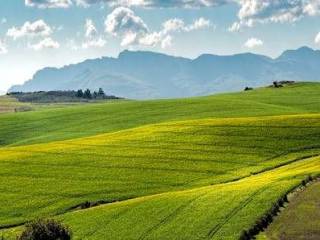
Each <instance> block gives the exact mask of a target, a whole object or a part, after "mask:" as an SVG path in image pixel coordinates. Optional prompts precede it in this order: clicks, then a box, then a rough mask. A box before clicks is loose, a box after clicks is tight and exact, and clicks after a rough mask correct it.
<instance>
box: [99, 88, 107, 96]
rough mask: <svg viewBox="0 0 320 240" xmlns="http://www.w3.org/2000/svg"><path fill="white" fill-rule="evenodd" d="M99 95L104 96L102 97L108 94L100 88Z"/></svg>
mask: <svg viewBox="0 0 320 240" xmlns="http://www.w3.org/2000/svg"><path fill="white" fill-rule="evenodd" d="M98 95H99V97H102V98H104V97H105V96H106V94H105V93H104V91H103V89H102V88H99V91H98Z"/></svg>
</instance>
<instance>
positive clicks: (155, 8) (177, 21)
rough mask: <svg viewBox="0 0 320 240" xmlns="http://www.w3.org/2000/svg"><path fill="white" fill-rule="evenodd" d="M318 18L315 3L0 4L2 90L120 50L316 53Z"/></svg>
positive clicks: (131, 0)
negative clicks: (39, 72) (38, 72)
mask: <svg viewBox="0 0 320 240" xmlns="http://www.w3.org/2000/svg"><path fill="white" fill-rule="evenodd" d="M319 15H320V0H272V1H270V0H162V1H161V0H1V2H0V90H6V89H7V88H9V87H10V86H11V85H12V84H19V83H22V82H24V81H25V80H28V79H29V78H31V77H32V75H33V74H34V73H35V72H36V70H38V69H40V68H43V67H46V66H57V67H60V66H63V65H66V64H70V63H76V62H80V61H83V60H85V59H87V58H97V57H101V56H114V57H115V56H117V55H118V54H119V52H121V51H123V50H124V49H131V50H151V51H156V52H163V53H167V54H172V55H177V56H184V57H190V58H194V57H196V56H198V55H200V54H203V53H212V54H223V55H229V54H236V53H241V52H254V53H258V54H265V55H268V56H272V57H276V56H277V55H279V54H281V52H282V51H284V50H286V49H295V48H298V47H301V46H304V45H306V46H310V47H312V48H314V49H317V48H319V47H320V35H319V37H317V35H318V33H319V32H320V16H319ZM232 26H233V27H232Z"/></svg>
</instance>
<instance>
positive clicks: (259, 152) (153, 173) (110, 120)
mask: <svg viewBox="0 0 320 240" xmlns="http://www.w3.org/2000/svg"><path fill="white" fill-rule="evenodd" d="M319 103H320V84H315V83H305V84H294V85H290V86H285V87H284V88H281V89H275V88H261V89H257V90H254V91H249V92H242V93H232V94H222V95H216V96H209V97H202V98H191V99H177V100H158V101H124V102H114V103H101V104H94V105H84V106H74V107H66V108H61V109H49V110H38V111H34V112H28V113H17V114H5V115H2V116H0V134H1V135H0V136H1V145H2V147H0V183H1V184H0V191H1V193H2V194H1V198H0V228H2V229H3V230H2V233H3V234H4V235H5V236H6V237H13V238H14V235H15V232H16V231H17V232H19V231H20V230H21V228H20V227H18V228H10V226H14V225H19V224H23V223H25V222H26V221H29V220H32V219H34V218H37V217H49V216H51V217H54V216H56V217H57V218H59V219H62V220H63V221H64V222H65V223H67V224H69V225H70V226H71V228H72V229H73V231H74V237H75V239H237V238H239V236H240V233H241V231H242V230H243V229H247V228H249V227H250V226H251V225H252V224H254V222H255V220H256V219H257V218H259V217H260V216H262V215H263V214H264V213H265V212H266V211H267V210H268V209H269V208H270V207H271V206H272V204H273V203H274V202H275V201H276V200H277V199H278V198H279V197H280V196H282V195H283V194H284V193H286V192H287V191H288V190H290V189H291V188H293V187H294V186H296V185H298V184H299V183H300V182H301V181H302V180H303V179H305V178H306V177H307V176H308V175H318V174H320V104H319ZM86 202H87V204H85V203H86ZM97 203H99V204H101V205H100V206H97V207H93V208H90V209H81V207H82V206H86V205H96V204H97ZM0 236H1V232H0Z"/></svg>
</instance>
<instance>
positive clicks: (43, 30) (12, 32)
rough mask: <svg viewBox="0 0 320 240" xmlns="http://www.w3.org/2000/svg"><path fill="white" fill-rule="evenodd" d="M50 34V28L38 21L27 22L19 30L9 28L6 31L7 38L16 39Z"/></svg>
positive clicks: (43, 22)
mask: <svg viewBox="0 0 320 240" xmlns="http://www.w3.org/2000/svg"><path fill="white" fill-rule="evenodd" d="M51 33H52V29H51V27H50V26H49V25H48V24H46V23H45V21H43V20H41V19H40V20H37V21H35V22H32V23H30V22H29V21H27V22H25V23H24V24H23V25H22V26H21V27H20V28H19V27H18V28H17V27H12V28H10V29H9V30H8V31H7V36H9V37H12V38H13V39H17V38H21V37H25V36H48V35H50V34H51Z"/></svg>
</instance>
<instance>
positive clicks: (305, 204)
mask: <svg viewBox="0 0 320 240" xmlns="http://www.w3.org/2000/svg"><path fill="white" fill-rule="evenodd" d="M319 196H320V182H319V181H318V182H316V183H313V184H311V185H310V186H308V187H307V188H306V189H305V190H303V191H302V192H299V193H297V194H296V195H294V196H292V198H291V199H290V203H289V205H288V206H287V207H286V208H285V209H284V210H283V211H282V212H281V214H280V216H279V217H277V218H276V220H275V221H274V222H273V223H272V224H271V225H270V227H269V228H268V229H267V231H266V232H264V233H263V234H261V237H260V238H261V239H267V240H277V239H283V240H286V239H297V240H300V239H301V240H302V239H309V240H316V239H319V238H320V231H319V229H320V205H319Z"/></svg>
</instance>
